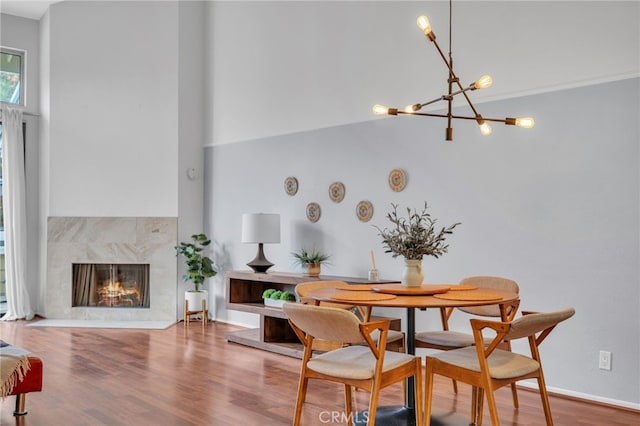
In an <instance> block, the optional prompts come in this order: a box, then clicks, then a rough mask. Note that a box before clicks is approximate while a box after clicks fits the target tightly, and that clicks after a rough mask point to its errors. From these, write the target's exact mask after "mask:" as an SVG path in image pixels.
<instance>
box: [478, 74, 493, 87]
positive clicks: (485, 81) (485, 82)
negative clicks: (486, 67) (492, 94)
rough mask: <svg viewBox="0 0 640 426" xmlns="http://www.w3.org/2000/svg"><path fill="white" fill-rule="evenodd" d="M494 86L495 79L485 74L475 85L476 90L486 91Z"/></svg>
mask: <svg viewBox="0 0 640 426" xmlns="http://www.w3.org/2000/svg"><path fill="white" fill-rule="evenodd" d="M492 84H493V78H491V76H490V75H488V74H485V75H483V76H482V77H480V78H479V79H477V80H476V81H475V83H473V87H474V89H486V88H487V87H491V85H492Z"/></svg>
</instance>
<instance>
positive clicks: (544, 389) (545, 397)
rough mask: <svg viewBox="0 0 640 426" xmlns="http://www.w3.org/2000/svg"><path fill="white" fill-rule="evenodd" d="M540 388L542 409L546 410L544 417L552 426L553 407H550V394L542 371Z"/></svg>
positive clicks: (539, 381) (539, 380)
mask: <svg viewBox="0 0 640 426" xmlns="http://www.w3.org/2000/svg"><path fill="white" fill-rule="evenodd" d="M538 388H539V389H540V398H541V399H542V408H543V409H544V417H545V419H546V420H547V426H552V425H553V418H552V417H551V405H549V394H548V393H547V385H546V384H545V382H544V376H543V375H542V371H540V377H538Z"/></svg>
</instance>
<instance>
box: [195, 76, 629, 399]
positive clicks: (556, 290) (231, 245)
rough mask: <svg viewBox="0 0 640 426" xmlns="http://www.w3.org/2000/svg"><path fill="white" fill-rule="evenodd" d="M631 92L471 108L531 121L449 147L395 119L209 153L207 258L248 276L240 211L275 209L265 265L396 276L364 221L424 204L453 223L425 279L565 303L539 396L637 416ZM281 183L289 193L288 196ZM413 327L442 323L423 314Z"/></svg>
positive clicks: (220, 296)
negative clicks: (287, 183) (367, 206)
mask: <svg viewBox="0 0 640 426" xmlns="http://www.w3.org/2000/svg"><path fill="white" fill-rule="evenodd" d="M638 90H639V79H629V80H623V81H619V82H614V83H607V84H600V85H593V86H590V87H585V88H577V89H571V90H564V91H558V92H553V93H547V94H540V95H533V96H527V97H522V98H517V99H512V100H505V101H499V102H491V103H486V104H482V105H481V106H480V107H479V108H480V110H481V112H482V113H483V114H488V115H493V116H495V115H498V116H500V115H505V114H506V115H512V114H513V115H516V116H518V115H521V114H522V113H523V112H524V111H535V115H536V120H537V123H538V124H537V126H536V127H535V128H534V129H532V130H530V131H526V130H523V129H519V128H514V127H505V126H494V132H493V134H492V135H491V137H489V138H483V137H481V136H480V135H479V133H478V131H477V128H476V126H475V125H474V124H472V123H468V122H456V123H455V132H456V137H455V141H454V142H445V141H444V126H445V123H444V121H440V120H438V119H431V118H418V117H398V118H388V119H384V120H379V121H370V122H364V123H359V124H353V125H345V126H338V127H332V128H326V129H322V130H317V131H309V132H302V133H295V134H289V135H283V136H279V137H271V138H266V139H260V140H253V141H247V142H244V143H237V144H230V145H222V146H216V147H211V148H208V149H207V158H206V160H207V163H206V169H207V176H206V186H207V187H206V194H207V196H208V199H207V210H208V211H207V212H206V220H207V221H208V225H207V229H208V230H209V231H210V232H211V234H212V235H213V236H214V237H215V241H216V244H217V246H216V259H217V260H218V263H219V264H220V265H221V267H222V268H223V269H224V270H233V269H247V267H246V266H245V265H244V264H245V263H246V262H248V261H249V260H251V259H252V258H253V255H254V254H255V251H256V247H255V245H254V244H240V217H241V214H242V213H247V212H268V213H271V212H273V213H280V215H281V220H282V224H281V225H282V241H281V243H280V244H273V245H267V246H266V255H267V257H268V258H269V259H270V260H271V261H272V262H274V263H275V264H276V265H275V267H274V268H273V269H274V270H276V271H295V270H296V268H295V267H294V266H293V264H292V258H291V256H290V252H291V251H294V250H297V249H298V248H300V247H301V246H302V245H306V246H311V245H316V246H317V247H319V248H321V249H323V250H325V251H327V252H328V253H330V254H331V256H332V258H331V261H332V262H331V265H329V266H328V267H327V268H326V269H325V272H326V273H328V274H333V275H347V276H360V277H364V276H366V273H367V270H368V269H369V268H370V263H369V251H370V250H374V252H375V255H376V260H377V263H378V268H379V269H380V271H381V275H382V277H385V278H395V279H397V278H398V277H399V276H400V274H401V271H402V261H401V259H399V258H398V259H393V258H391V256H390V255H388V254H385V253H384V252H383V248H382V244H381V243H380V238H379V237H378V236H377V232H376V230H375V229H374V228H373V226H372V225H374V224H375V225H380V226H385V225H386V219H385V217H384V216H385V213H386V212H387V211H388V210H389V206H390V203H392V202H393V203H400V204H401V205H402V206H403V207H404V206H409V207H412V208H413V207H418V208H419V207H420V206H421V205H422V204H423V203H424V201H425V200H426V201H428V202H429V204H430V205H431V206H432V208H431V212H432V214H433V215H434V216H435V217H436V218H437V219H438V220H439V222H438V223H439V224H441V225H448V224H451V223H453V222H458V221H459V222H462V225H461V226H460V227H458V228H457V229H456V230H455V232H454V235H453V236H451V237H450V238H449V240H448V241H449V242H450V250H449V253H448V254H446V255H444V256H443V257H442V258H440V259H434V258H427V259H425V260H424V262H423V265H424V270H425V276H426V278H425V279H426V280H427V281H428V282H434V283H442V282H457V281H459V280H460V279H461V278H463V277H466V276H469V275H485V274H486V275H501V276H506V277H511V278H513V279H515V280H516V281H517V282H518V283H519V284H520V286H521V296H522V306H521V307H522V309H527V310H554V309H561V308H563V307H567V306H573V307H575V309H576V311H577V314H576V316H575V317H574V318H573V319H571V320H570V321H568V322H567V323H564V324H562V325H561V326H560V327H559V328H558V329H557V330H556V332H555V333H554V334H553V335H552V336H551V337H550V338H549V339H548V341H547V342H545V344H544V346H543V349H542V355H543V357H544V362H545V367H546V376H547V383H548V385H549V387H550V388H553V389H555V390H558V391H561V392H564V393H568V394H572V395H577V396H588V397H592V398H595V399H601V400H605V401H609V402H612V401H613V402H616V403H622V404H627V405H630V406H635V407H637V404H638V402H639V401H640V394H639V389H640V383H639V379H638V378H639V377H640V370H639V365H638V359H640V351H639V348H638V344H639V341H638V339H630V338H629V337H630V336H638V335H640V328H639V326H640V324H638V310H639V304H638V303H639V298H640V295H639V291H638V283H639V275H638V258H639V252H638V247H639V235H640V229H639V221H638V219H639V202H638V196H639V180H638V171H639V169H638V155H639V153H638V140H639V134H638V126H637V117H638V115H639V114H640V110H639V107H638V93H639V92H638ZM396 167H401V168H403V169H404V170H405V171H406V172H407V174H408V185H407V188H406V189H405V190H404V191H403V192H400V193H395V192H393V191H391V189H390V188H389V186H388V185H387V175H388V173H389V172H390V171H391V170H392V169H393V168H396ZM287 176H295V177H297V178H298V180H299V182H300V190H299V192H298V194H297V195H295V196H294V197H291V196H289V195H287V194H286V193H285V192H284V188H283V182H284V179H285V178H286V177H287ZM334 181H341V182H343V183H344V184H345V186H346V197H345V199H344V200H343V201H342V203H339V204H336V203H334V202H332V201H331V200H330V199H329V196H328V187H329V185H330V184H331V183H332V182H334ZM363 199H366V200H370V201H371V202H372V203H373V205H374V209H375V213H374V216H373V219H372V220H371V222H369V223H362V222H360V221H359V220H358V219H357V217H356V214H355V206H356V204H357V203H358V201H360V200H363ZM312 201H315V202H318V203H319V204H320V205H321V208H322V217H321V219H320V221H319V222H317V223H315V224H313V223H311V222H309V221H307V220H306V218H305V206H306V204H307V203H309V202H312ZM223 280H224V275H221V276H219V277H218V279H217V280H216V282H215V283H213V285H211V287H212V289H213V291H214V292H215V294H216V316H217V318H219V319H220V320H223V321H229V322H234V323H241V324H245V325H246V324H250V325H253V326H257V320H256V318H254V317H251V316H248V315H246V314H242V313H238V312H230V311H226V310H225V308H224V304H223V302H224V292H223V285H222V284H223ZM386 313H388V314H391V315H394V314H395V315H400V314H401V313H400V312H393V311H392V312H386ZM466 321H467V319H466V318H463V317H459V320H458V321H457V322H456V323H455V324H454V325H455V326H456V327H459V328H464V327H466V326H467V322H466ZM418 324H419V325H420V328H428V327H437V325H438V321H437V319H436V317H435V316H434V315H433V314H432V313H431V314H430V313H428V312H427V313H422V312H420V313H419V314H418ZM521 349H522V350H523V349H524V348H522V347H519V348H518V350H521ZM601 349H603V350H608V351H611V352H612V353H613V370H612V371H602V370H599V369H598V368H597V365H598V363H597V362H598V351H599V350H601Z"/></svg>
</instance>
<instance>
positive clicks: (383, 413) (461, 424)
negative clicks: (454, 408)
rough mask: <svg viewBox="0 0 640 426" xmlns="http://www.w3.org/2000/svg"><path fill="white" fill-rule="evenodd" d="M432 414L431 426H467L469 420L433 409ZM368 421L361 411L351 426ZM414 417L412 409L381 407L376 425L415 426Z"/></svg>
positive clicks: (364, 424) (377, 414) (367, 415)
mask: <svg viewBox="0 0 640 426" xmlns="http://www.w3.org/2000/svg"><path fill="white" fill-rule="evenodd" d="M434 411H435V412H434V413H433V415H432V416H431V425H432V426H468V425H469V419H467V418H465V417H463V416H460V415H457V414H454V413H452V412H446V411H443V410H438V409H437V408H435V407H434ZM368 419H369V412H368V411H366V410H365V411H361V412H358V413H357V414H356V416H355V417H354V419H353V426H366V425H367V420H368ZM415 424H416V415H415V414H414V411H413V408H407V407H405V406H402V405H394V406H383V407H378V409H377V410H376V425H381V426H409V425H411V426H415Z"/></svg>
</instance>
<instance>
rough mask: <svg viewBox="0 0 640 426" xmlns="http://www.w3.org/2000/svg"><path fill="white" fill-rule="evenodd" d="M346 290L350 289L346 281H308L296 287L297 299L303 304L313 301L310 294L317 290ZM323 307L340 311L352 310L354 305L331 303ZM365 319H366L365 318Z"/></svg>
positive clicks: (322, 303)
mask: <svg viewBox="0 0 640 426" xmlns="http://www.w3.org/2000/svg"><path fill="white" fill-rule="evenodd" d="M327 287H331V288H345V287H349V284H347V283H346V282H344V281H307V282H303V283H299V284H297V285H296V288H295V292H296V299H298V301H299V302H302V303H310V302H311V299H309V297H308V294H309V292H310V291H311V290H315V289H318V288H327ZM320 305H321V306H330V307H332V308H340V309H351V308H353V305H343V304H340V303H331V302H321V303H320ZM363 318H364V317H363Z"/></svg>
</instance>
